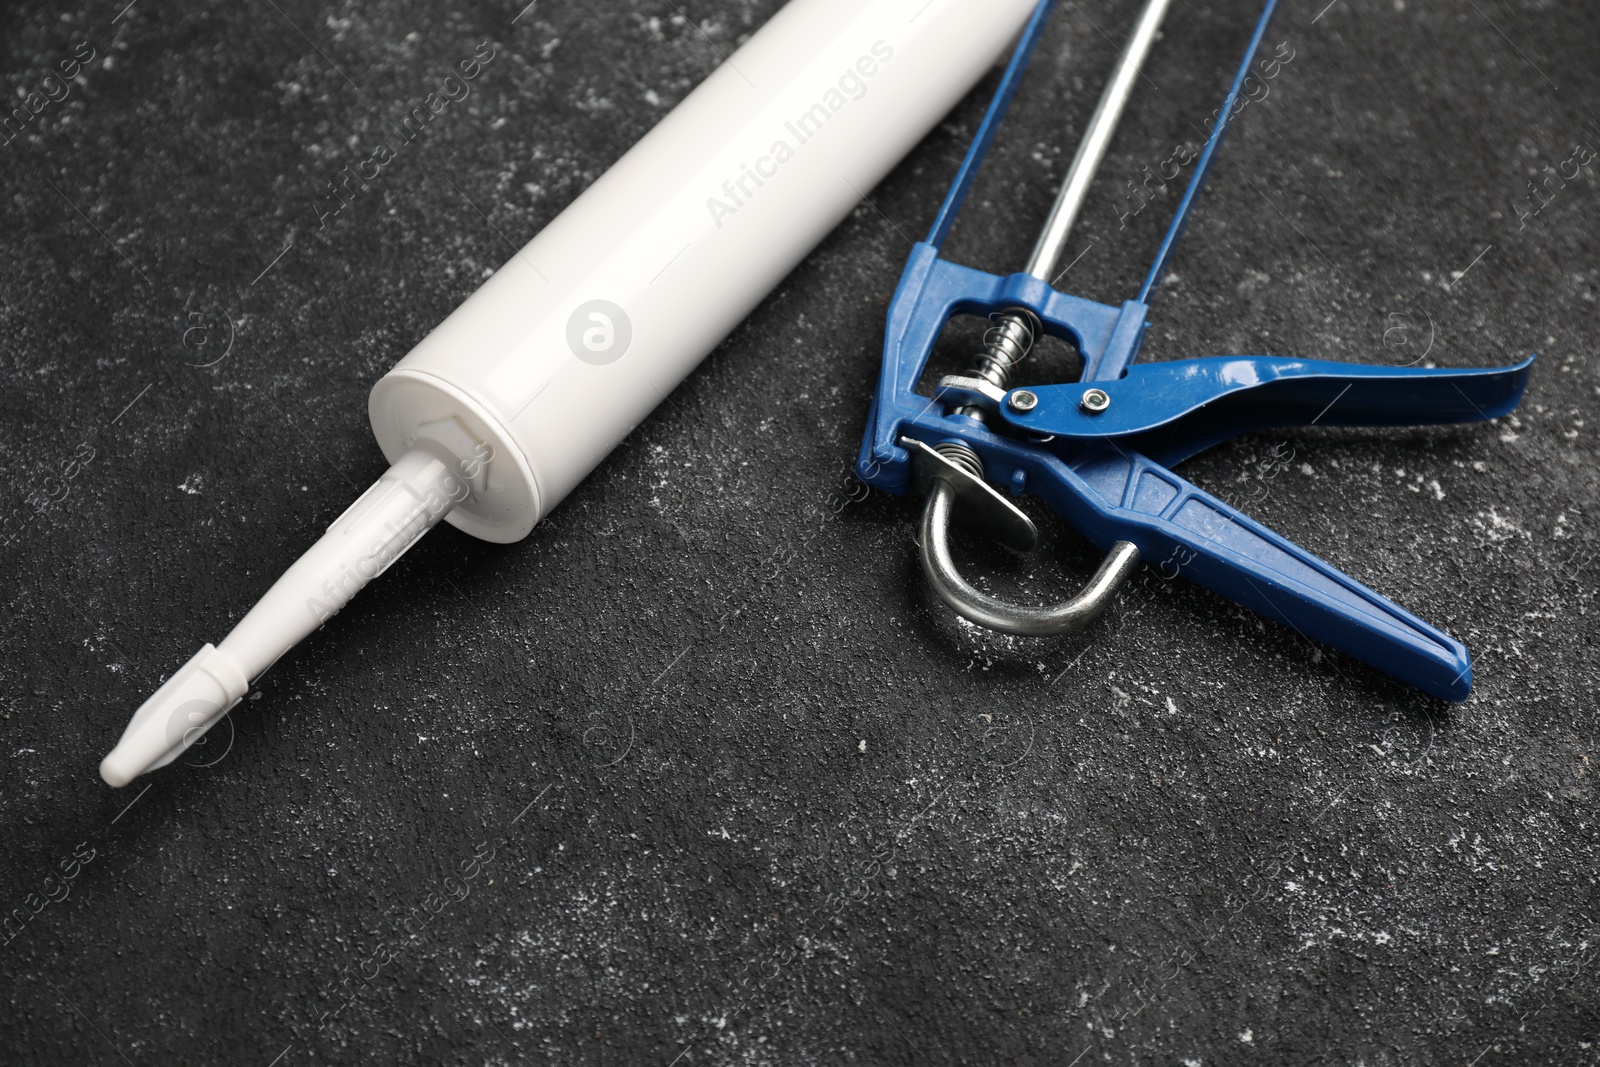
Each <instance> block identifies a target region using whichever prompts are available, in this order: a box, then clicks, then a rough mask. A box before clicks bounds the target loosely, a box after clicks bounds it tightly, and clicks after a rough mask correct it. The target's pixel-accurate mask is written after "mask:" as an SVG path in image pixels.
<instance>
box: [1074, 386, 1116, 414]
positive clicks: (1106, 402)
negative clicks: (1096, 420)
mask: <svg viewBox="0 0 1600 1067" xmlns="http://www.w3.org/2000/svg"><path fill="white" fill-rule="evenodd" d="M1078 406H1079V407H1080V408H1082V409H1083V413H1084V414H1085V415H1098V414H1100V413H1101V412H1102V411H1104V410H1105V409H1106V408H1108V407H1110V406H1111V397H1109V396H1107V395H1106V391H1105V390H1104V389H1086V390H1084V394H1083V399H1082V400H1080V401H1078Z"/></svg>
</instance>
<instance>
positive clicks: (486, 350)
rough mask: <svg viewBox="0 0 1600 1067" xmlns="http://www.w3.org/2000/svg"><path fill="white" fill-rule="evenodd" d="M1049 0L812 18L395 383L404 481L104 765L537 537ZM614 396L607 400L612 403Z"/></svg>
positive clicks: (175, 741) (166, 756) (453, 321)
mask: <svg viewBox="0 0 1600 1067" xmlns="http://www.w3.org/2000/svg"><path fill="white" fill-rule="evenodd" d="M1034 6H1035V0H791V2H790V3H789V4H788V5H786V6H785V7H784V8H782V9H781V10H780V11H779V12H778V13H777V15H775V16H774V17H773V18H772V19H771V20H770V21H769V22H768V23H767V24H766V25H765V26H764V27H762V29H761V30H760V31H758V32H757V33H756V34H755V35H754V36H752V37H751V38H750V40H749V41H747V42H746V43H745V45H744V46H743V47H742V48H740V49H739V50H738V51H737V52H735V53H734V54H733V56H731V57H730V58H729V59H728V60H727V61H726V62H724V63H723V64H722V66H721V67H719V68H718V69H717V70H716V71H715V72H713V73H712V74H711V76H710V77H708V78H707V79H706V80H705V81H704V82H703V83H702V84H701V85H700V86H699V87H698V88H696V89H695V90H694V92H692V93H690V94H689V96H688V97H686V98H685V99H684V100H683V102H682V103H681V104H679V105H678V106H677V107H676V108H675V109H674V110H673V111H672V112H671V113H670V114H669V115H668V116H667V117H666V118H665V119H663V120H662V121H661V123H660V124H659V125H657V126H656V127H655V129H653V130H652V131H651V132H650V133H649V134H647V135H646V136H645V137H644V138H643V139H642V140H640V141H639V143H638V144H636V145H635V146H634V147H633V148H632V149H630V150H629V151H628V153H627V154H626V155H624V156H623V157H622V159H620V160H619V161H618V162H617V163H616V165H615V166H613V167H612V168H611V169H610V170H609V171H607V172H606V174H605V175H603V176H602V177H601V178H600V179H599V180H598V181H596V182H595V183H594V185H592V186H591V187H590V188H589V189H588V190H586V191H585V192H584V193H583V195H581V196H579V197H578V198H577V199H576V200H575V201H573V202H572V204H571V205H570V206H569V207H568V208H567V209H566V210H565V211H563V212H562V213H561V214H560V215H559V216H558V217H557V218H556V219H555V220H554V221H552V222H551V223H550V224H549V225H548V226H547V227H545V229H544V230H543V231H542V232H541V233H539V235H538V236H536V237H535V238H534V239H533V240H532V241H531V242H529V243H528V244H527V245H526V246H525V247H524V248H522V249H521V251H519V252H518V253H517V254H516V255H515V256H513V257H512V258H511V260H510V261H509V262H507V263H506V264H505V265H504V266H503V267H501V268H500V270H499V271H497V272H496V273H495V274H494V275H493V276H492V277H490V278H489V280H488V281H486V282H485V283H484V285H483V287H482V288H480V289H479V290H478V291H477V292H476V293H474V294H473V295H472V296H471V297H470V298H468V300H467V301H466V303H464V304H462V305H461V307H460V308H458V309H457V310H456V311H455V312H454V313H453V314H452V315H451V316H450V317H449V318H447V319H446V320H445V321H444V322H443V323H442V324H441V325H440V326H439V327H438V328H437V329H436V330H434V331H433V332H432V333H431V334H429V335H428V336H427V337H426V338H424V339H423V341H422V343H421V344H419V345H417V346H416V348H414V349H412V351H411V352H410V354H409V355H407V356H406V357H405V358H404V359H402V360H401V361H400V362H399V363H398V364H397V365H396V366H395V367H394V369H392V370H391V371H390V372H389V373H388V374H386V375H385V376H384V377H383V378H382V379H380V380H379V381H378V383H377V385H376V386H374V388H373V390H372V394H371V398H370V401H369V404H368V412H369V415H370V417H371V419H372V430H373V433H374V434H375V435H376V436H377V439H378V445H379V447H380V448H382V449H383V454H384V456H385V458H387V459H388V460H389V461H390V462H391V463H392V464H393V466H391V467H390V468H389V470H388V471H387V472H386V473H385V474H384V475H383V476H382V477H381V478H379V479H378V481H377V483H376V484H375V485H373V486H372V488H370V489H368V490H367V491H366V493H364V494H363V495H362V496H361V497H360V498H359V499H358V500H356V502H355V503H354V504H352V505H351V506H350V509H349V510H348V511H346V512H345V513H344V514H343V515H342V516H340V518H339V519H338V520H337V521H336V522H334V523H333V525H332V526H331V527H330V528H329V529H328V532H327V534H326V535H325V536H324V537H323V538H322V539H321V540H320V541H318V542H317V543H316V544H315V545H314V546H313V547H312V548H311V550H310V551H309V552H307V553H306V554H305V555H304V556H303V557H301V559H300V560H299V561H298V562H296V563H295V564H294V565H293V566H292V567H290V568H289V570H288V571H287V572H285V573H284V575H283V576H282V577H281V578H279V579H278V581H277V583H276V584H274V585H273V586H272V587H271V588H270V589H269V590H268V591H267V593H266V595H265V596H264V597H262V599H261V600H260V602H259V603H257V604H256V606H255V607H254V608H253V609H251V611H250V612H249V613H248V614H246V615H245V617H244V618H243V619H242V620H240V622H239V624H238V625H237V627H236V628H235V629H234V630H233V632H232V633H230V634H229V635H228V636H227V638H226V639H225V640H224V641H223V642H222V643H221V644H220V645H215V646H213V645H209V644H208V645H206V646H205V647H203V648H202V649H201V650H200V651H199V652H198V653H197V654H196V655H195V656H194V658H193V659H191V660H190V661H189V662H188V663H187V664H185V665H184V666H183V667H182V668H181V669H180V670H179V671H178V672H177V673H176V674H174V675H173V676H172V678H171V679H170V680H168V681H167V683H166V684H165V685H163V686H162V687H161V688H160V689H158V690H157V691H156V692H155V694H154V695H153V696H151V697H150V699H149V700H147V701H145V703H144V704H143V705H142V706H141V707H140V708H139V710H138V712H137V713H136V714H135V715H134V717H133V720H132V722H130V723H129V724H128V728H127V730H126V731H125V732H124V733H123V735H122V739H121V740H120V741H119V742H118V743H117V746H116V748H115V749H114V750H113V751H112V752H111V754H110V755H108V756H107V757H106V758H105V759H104V761H103V762H102V763H101V764H100V774H101V777H103V778H104V779H105V780H106V782H108V783H109V784H111V785H113V786H123V785H126V784H127V783H128V782H129V781H131V780H132V779H133V778H135V777H137V776H138V775H140V774H143V773H144V772H146V771H148V770H150V769H152V768H155V767H161V766H164V765H166V764H168V763H170V762H172V761H173V760H174V759H176V758H177V757H178V755H179V754H180V753H182V752H183V751H184V750H185V749H186V748H187V747H188V746H189V745H191V744H193V743H194V741H195V740H196V739H197V738H198V737H199V736H200V735H201V734H203V733H204V732H205V731H206V730H207V729H209V728H210V727H211V725H212V724H213V723H215V722H216V721H217V720H219V719H220V718H221V717H222V716H223V715H225V714H226V713H227V712H228V711H229V710H230V709H231V708H232V707H233V706H234V705H235V704H237V703H238V702H239V700H240V698H241V697H243V696H244V694H245V693H246V692H247V691H248V688H249V685H250V683H251V682H252V681H253V680H254V679H255V678H257V677H258V676H259V675H261V674H262V672H264V671H265V670H266V669H267V668H268V667H270V666H271V665H272V664H273V662H274V661H276V660H277V659H278V657H280V656H281V655H283V654H284V653H285V652H286V651H288V650H289V649H290V648H292V647H293V646H294V645H295V644H296V643H297V642H299V641H300V640H301V639H302V638H304V637H305V636H306V635H307V634H309V633H310V632H311V631H312V630H314V629H316V628H317V627H318V626H320V625H321V624H322V623H323V622H324V621H326V619H327V618H328V617H329V616H331V615H332V614H334V613H335V612H337V611H338V610H339V609H340V608H342V607H343V606H344V605H345V604H346V603H348V602H349V600H350V598H351V597H353V596H354V595H355V594H356V593H357V592H358V591H359V590H360V589H361V588H362V587H363V586H364V585H365V584H366V583H367V582H368V581H370V580H372V579H373V578H375V577H377V576H378V575H379V574H381V573H383V571H384V570H385V569H386V568H387V567H388V566H389V565H390V564H392V563H393V562H394V561H395V560H396V559H398V558H399V557H400V555H401V554H402V553H404V552H405V551H406V550H407V549H408V548H410V547H411V546H412V545H413V544H415V543H416V541H417V540H418V539H419V538H420V537H422V535H423V534H425V533H426V532H427V531H428V530H430V529H431V528H432V527H433V526H434V525H435V524H436V523H438V522H439V520H441V519H443V520H444V521H445V522H448V523H450V524H451V525H453V526H455V527H456V528H457V529H459V530H463V531H465V532H466V533H469V534H471V535H472V536H474V537H480V538H483V539H484V540H487V541H496V542H511V541H516V540H518V539H520V538H522V537H524V536H526V535H527V534H528V532H529V531H530V530H532V529H533V526H534V524H535V523H536V522H538V521H539V519H540V517H541V516H543V515H545V514H547V513H548V512H549V511H550V509H551V508H553V507H555V506H556V504H557V503H559V502H560V501H561V499H562V498H563V497H565V496H566V495H567V494H568V493H569V492H571V491H572V489H573V487H574V486H576V485H577V484H578V482H579V481H581V480H582V479H583V477H584V476H585V475H587V474H588V473H589V472H590V471H591V470H593V469H594V467H595V466H596V465H597V464H598V463H599V462H600V461H601V460H602V459H603V458H604V457H605V456H606V454H607V453H608V452H610V451H611V449H612V448H614V447H615V446H616V445H617V444H618V443H619V442H620V441H621V440H622V438H623V437H625V436H626V435H627V433H628V432H629V431H630V430H631V429H632V428H633V427H634V426H636V425H638V423H639V422H640V421H642V420H643V419H644V418H645V416H646V415H648V414H649V413H650V411H651V410H653V409H654V408H655V406H656V405H657V404H659V403H660V402H661V401H662V400H663V399H664V398H665V397H666V395H667V393H668V392H670V391H671V390H672V389H673V388H674V387H675V386H677V384H678V383H679V382H680V381H682V380H683V378H684V377H685V376H686V375H687V374H688V373H689V372H690V371H691V370H693V369H694V367H695V366H696V365H697V364H698V363H699V362H700V361H701V360H702V359H703V358H704V357H705V356H706V354H707V353H709V352H710V351H711V350H712V349H713V348H714V347H715V346H716V345H717V343H718V342H720V341H721V340H722V339H723V338H724V337H726V336H727V335H728V333H729V332H730V331H731V330H732V329H733V328H734V327H735V326H736V325H738V323H739V322H740V320H742V319H743V318H744V317H745V316H746V315H748V314H749V313H750V312H751V311H752V310H753V309H754V308H755V306H756V305H757V304H758V303H759V302H760V301H761V299H762V298H763V297H765V296H766V295H767V293H769V292H770V291H771V290H772V289H773V288H774V287H775V286H776V285H777V284H778V282H779V281H781V280H782V279H783V277H784V276H785V275H786V274H788V273H789V271H791V270H792V269H793V268H794V267H795V266H796V265H797V264H798V263H799V262H800V260H801V259H802V258H804V257H805V255H806V254H807V253H808V252H810V251H811V249H812V248H814V247H815V246H816V244H817V243H818V242H819V241H820V240H821V239H822V238H823V237H824V236H825V235H826V234H827V233H828V232H829V231H830V230H832V229H833V228H834V227H835V226H836V225H838V224H839V222H841V221H842V220H843V219H844V218H845V216H846V215H847V214H849V212H850V211H851V210H852V209H853V208H854V207H855V206H856V204H857V203H859V202H860V200H861V198H862V197H863V196H864V195H865V193H866V191H867V190H869V189H871V188H872V187H873V186H874V185H876V184H877V183H878V182H879V181H880V180H881V179H882V178H883V177H884V175H885V174H887V173H888V172H889V170H890V169H891V168H892V167H893V166H894V165H895V163H896V162H898V161H899V160H900V159H901V158H902V157H903V156H904V155H905V154H906V152H908V151H909V150H910V149H911V147H912V146H913V145H915V144H916V143H917V141H919V140H920V139H921V138H922V137H923V136H924V135H925V134H926V133H927V132H928V131H929V130H930V129H931V128H932V127H933V125H934V123H936V122H937V121H938V120H939V119H940V118H941V117H942V116H943V115H944V114H945V113H946V112H947V111H948V110H949V109H950V107H951V106H952V105H954V104H955V102H956V101H957V100H959V99H960V98H961V97H962V96H963V95H964V94H965V93H966V92H967V91H968V90H969V89H971V88H972V86H973V85H974V84H975V83H976V82H977V80H978V79H979V78H980V77H982V75H983V74H984V73H985V72H986V71H987V70H989V69H990V68H991V67H992V66H993V64H994V63H995V62H996V60H997V59H998V58H1000V56H1001V55H1002V53H1003V52H1004V51H1005V49H1006V47H1007V45H1009V44H1010V43H1011V42H1012V41H1013V40H1014V39H1015V38H1016V36H1017V34H1018V32H1019V31H1020V30H1021V28H1022V25H1023V23H1024V22H1025V21H1026V20H1027V17H1028V15H1029V14H1030V13H1031V12H1032V10H1033V8H1034ZM596 397H604V398H605V402H604V403H597V402H595V398H596Z"/></svg>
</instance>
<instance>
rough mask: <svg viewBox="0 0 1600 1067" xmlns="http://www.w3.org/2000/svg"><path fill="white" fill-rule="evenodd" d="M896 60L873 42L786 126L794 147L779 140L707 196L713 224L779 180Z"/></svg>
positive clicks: (719, 224)
mask: <svg viewBox="0 0 1600 1067" xmlns="http://www.w3.org/2000/svg"><path fill="white" fill-rule="evenodd" d="M893 58H894V49H893V48H892V47H890V45H889V44H888V42H886V41H883V40H877V41H874V42H872V49H871V54H870V55H863V56H862V57H861V58H860V59H857V60H856V61H855V63H854V64H853V65H851V66H849V67H846V68H845V69H844V72H843V73H842V74H840V75H839V79H838V81H837V82H836V83H835V84H833V85H830V86H829V87H828V88H827V89H826V90H825V91H824V92H823V94H822V98H821V99H820V100H818V101H817V102H816V103H814V104H812V105H811V106H810V107H809V108H807V109H806V110H804V111H802V112H801V113H800V114H799V115H797V116H795V117H794V118H792V119H790V120H788V121H787V122H785V123H784V124H783V128H784V131H785V132H787V133H788V134H789V136H790V137H793V138H794V142H795V143H794V144H790V143H789V139H788V138H787V137H779V138H778V139H777V140H775V141H773V142H772V147H771V148H770V149H768V150H767V154H766V155H764V156H757V157H756V160H755V162H754V163H741V164H739V176H738V177H737V178H729V179H728V180H727V181H725V182H723V183H722V197H716V196H708V197H706V210H707V211H709V212H711V221H712V222H714V223H716V224H717V229H719V230H720V229H722V220H723V219H725V218H727V217H728V216H729V215H733V214H737V213H738V211H739V209H740V208H742V207H744V205H745V204H747V203H748V202H749V201H750V200H751V199H752V198H754V196H755V194H756V190H757V189H760V188H761V187H762V186H763V185H765V184H766V179H769V178H775V177H777V175H778V168H779V167H781V166H783V165H784V164H785V163H787V162H789V161H790V160H791V159H793V158H794V157H795V153H796V151H797V150H798V149H799V148H800V147H801V146H803V145H804V144H805V143H806V142H807V141H809V140H811V138H813V137H815V136H816V135H817V134H818V133H820V132H821V130H822V127H823V125H824V124H825V123H826V122H827V121H828V120H829V119H831V118H833V116H835V115H837V114H838V113H839V112H840V111H843V110H844V107H845V105H846V104H848V103H850V102H851V101H852V100H860V99H861V98H862V97H864V96H866V95H867V81H868V80H869V79H870V78H871V77H872V76H873V75H874V74H876V73H878V69H879V67H880V66H881V65H882V64H884V63H887V62H889V60H891V59H893ZM752 185H753V186H754V188H752V187H751V186H752ZM724 198H725V199H724Z"/></svg>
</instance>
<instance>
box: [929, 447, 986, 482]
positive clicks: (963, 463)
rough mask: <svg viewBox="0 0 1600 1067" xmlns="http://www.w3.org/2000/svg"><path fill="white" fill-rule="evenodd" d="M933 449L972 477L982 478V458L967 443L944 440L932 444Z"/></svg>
mask: <svg viewBox="0 0 1600 1067" xmlns="http://www.w3.org/2000/svg"><path fill="white" fill-rule="evenodd" d="M933 450H934V451H935V452H937V453H939V455H941V456H943V457H944V458H945V459H947V460H949V461H950V462H951V463H954V464H955V465H956V466H958V467H960V468H961V469H962V470H964V471H966V472H967V473H968V474H970V475H972V476H973V477H974V478H977V479H978V480H979V481H982V480H983V460H981V459H979V458H978V454H977V453H976V452H974V451H973V450H972V449H971V448H970V447H968V446H967V445H965V444H963V443H962V442H960V441H945V442H944V443H942V444H937V445H934V446H933Z"/></svg>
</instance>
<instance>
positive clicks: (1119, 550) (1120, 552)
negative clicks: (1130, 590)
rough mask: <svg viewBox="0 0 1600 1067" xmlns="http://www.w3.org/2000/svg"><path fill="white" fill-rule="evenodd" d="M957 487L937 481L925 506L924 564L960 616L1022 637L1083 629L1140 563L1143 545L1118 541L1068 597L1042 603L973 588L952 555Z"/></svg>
mask: <svg viewBox="0 0 1600 1067" xmlns="http://www.w3.org/2000/svg"><path fill="white" fill-rule="evenodd" d="M955 498H956V491H955V489H954V488H953V487H952V486H951V485H950V483H949V482H947V481H943V480H939V481H936V482H934V484H933V486H932V488H931V490H930V491H929V493H928V503H927V506H926V507H925V508H923V511H922V538H921V540H922V570H923V572H924V573H926V574H927V576H928V582H929V584H931V585H932V586H933V591H934V592H936V593H938V594H939V599H941V600H943V601H944V602H945V603H946V604H949V605H950V606H951V607H952V608H954V609H955V610H956V612H957V613H959V614H960V615H961V616H963V617H964V618H966V619H970V620H971V621H972V622H975V623H977V624H978V625H979V626H987V627H988V628H989V629H991V630H999V631H1000V632H1001V633H1008V634H1016V635H1017V636H1018V637H1051V636H1054V635H1056V634H1064V633H1070V632H1071V631H1073V630H1081V629H1083V628H1084V627H1085V626H1087V625H1089V623H1090V622H1091V621H1093V620H1094V618H1095V616H1097V615H1099V614H1100V612H1102V611H1104V610H1105V607H1106V605H1107V604H1109V603H1110V602H1111V598H1112V597H1113V596H1115V595H1116V592H1117V590H1118V589H1119V588H1121V586H1122V583H1123V582H1125V581H1127V580H1128V576H1129V575H1130V574H1132V573H1133V571H1134V568H1135V567H1137V566H1139V550H1138V548H1136V547H1135V546H1134V545H1133V544H1132V543H1131V542H1128V541H1118V542H1117V543H1116V544H1114V545H1112V546H1111V551H1110V552H1108V553H1106V558H1105V560H1104V561H1103V562H1102V563H1101V564H1100V569H1099V570H1097V571H1095V572H1094V577H1092V578H1090V579H1089V581H1088V583H1087V584H1086V585H1084V587H1083V588H1082V589H1080V590H1078V592H1077V594H1076V595H1075V596H1073V597H1072V599H1070V600H1064V601H1062V602H1061V603H1059V604H1049V605H1047V606H1045V607H1042V608H1030V607H1024V606H1022V605H1020V604H1008V603H1006V602H1005V601H1003V600H1000V599H998V598H996V597H992V596H990V595H989V594H987V593H984V592H980V591H979V590H977V589H975V588H974V587H973V586H972V585H971V584H969V583H968V582H967V580H966V579H964V578H962V577H961V573H960V572H959V571H957V570H956V565H955V560H953V559H952V558H951V556H950V539H949V535H950V512H951V505H952V504H953V503H954V501H955Z"/></svg>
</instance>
